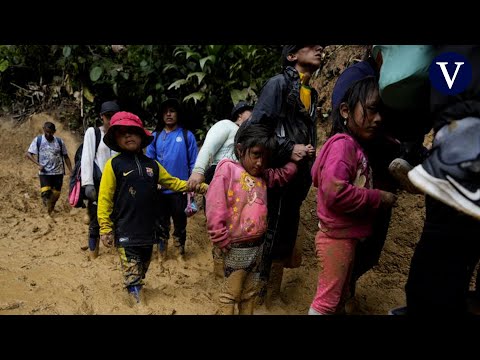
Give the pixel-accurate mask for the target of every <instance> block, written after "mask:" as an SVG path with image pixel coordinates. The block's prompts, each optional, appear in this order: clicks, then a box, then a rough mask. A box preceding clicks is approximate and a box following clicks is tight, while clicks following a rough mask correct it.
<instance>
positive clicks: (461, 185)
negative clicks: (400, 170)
mask: <svg viewBox="0 0 480 360" xmlns="http://www.w3.org/2000/svg"><path fill="white" fill-rule="evenodd" d="M408 178H409V179H410V181H411V182H412V183H413V184H414V185H415V186H416V187H418V188H419V189H420V190H422V191H423V192H425V193H426V194H428V195H430V196H432V197H433V198H435V199H437V200H439V201H441V202H443V203H445V204H447V205H449V206H451V207H453V208H455V209H457V210H458V211H461V212H463V213H465V214H468V215H470V216H473V217H475V218H477V219H480V119H478V118H471V117H470V118H465V119H462V120H459V121H453V122H452V123H450V124H448V125H445V126H444V127H442V128H441V129H440V131H439V132H438V133H437V135H436V136H435V139H434V143H433V148H432V150H431V154H430V156H429V157H428V158H427V159H426V160H425V161H424V162H423V163H422V164H421V165H418V166H416V167H414V168H413V169H412V170H411V171H410V172H409V173H408Z"/></svg>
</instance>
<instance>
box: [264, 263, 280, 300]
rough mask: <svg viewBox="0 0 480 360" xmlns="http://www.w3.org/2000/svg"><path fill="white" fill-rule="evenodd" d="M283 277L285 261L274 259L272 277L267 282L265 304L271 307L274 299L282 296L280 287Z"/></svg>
mask: <svg viewBox="0 0 480 360" xmlns="http://www.w3.org/2000/svg"><path fill="white" fill-rule="evenodd" d="M282 279H283V261H273V262H272V267H271V270H270V278H269V280H268V283H267V292H266V294H265V306H266V307H267V308H270V307H271V306H272V303H273V301H275V300H276V299H278V298H279V297H280V289H281V286H282Z"/></svg>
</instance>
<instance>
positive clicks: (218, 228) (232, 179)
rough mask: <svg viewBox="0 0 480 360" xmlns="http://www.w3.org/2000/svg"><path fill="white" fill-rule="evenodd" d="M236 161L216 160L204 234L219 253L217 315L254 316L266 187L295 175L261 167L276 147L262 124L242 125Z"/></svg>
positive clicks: (288, 166)
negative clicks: (220, 275) (221, 276)
mask: <svg viewBox="0 0 480 360" xmlns="http://www.w3.org/2000/svg"><path fill="white" fill-rule="evenodd" d="M234 146H235V155H236V156H237V158H238V159H239V162H236V161H233V160H229V159H224V160H222V161H220V162H219V163H218V165H217V168H216V170H215V175H214V177H213V179H212V182H211V183H210V186H209V190H208V192H207V195H206V217H207V230H208V234H209V235H210V239H211V240H212V242H213V245H214V246H216V247H218V248H220V249H221V250H222V252H223V255H224V275H225V278H224V284H223V287H222V290H221V293H220V296H219V301H220V313H221V314H224V315H233V314H234V309H235V304H238V310H239V314H241V315H243V314H244V315H251V314H253V310H254V306H255V299H256V296H257V293H258V291H259V285H260V284H259V265H260V260H261V258H262V249H263V241H264V234H265V231H266V229H267V187H273V186H283V185H284V184H286V183H287V182H288V181H290V180H291V179H292V178H293V176H294V175H295V173H296V171H297V166H296V165H295V164H294V163H292V162H289V163H287V164H286V165H285V166H284V167H283V168H279V169H266V164H267V161H268V157H269V155H270V153H271V152H272V150H273V148H274V146H275V140H274V137H273V134H272V133H271V131H270V130H269V129H268V128H267V127H265V126H264V125H260V124H256V125H249V126H245V124H244V125H242V126H241V127H240V129H239V130H238V132H237V134H236V136H235V142H234Z"/></svg>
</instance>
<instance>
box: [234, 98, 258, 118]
mask: <svg viewBox="0 0 480 360" xmlns="http://www.w3.org/2000/svg"><path fill="white" fill-rule="evenodd" d="M246 110H253V106H252V105H250V104H249V103H247V102H246V101H239V102H238V103H237V105H235V106H234V107H233V109H232V115H231V117H230V119H232V121H235V120H237V116H238V115H240V114H241V113H243V112H244V111H246Z"/></svg>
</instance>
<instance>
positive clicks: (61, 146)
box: [37, 135, 65, 175]
mask: <svg viewBox="0 0 480 360" xmlns="http://www.w3.org/2000/svg"><path fill="white" fill-rule="evenodd" d="M55 139H56V140H57V143H58V146H60V156H61V158H62V166H63V174H64V175H65V160H64V158H63V145H62V140H60V139H59V138H58V137H55ZM41 144H42V135H38V136H37V161H38V162H40V145H41Z"/></svg>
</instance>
